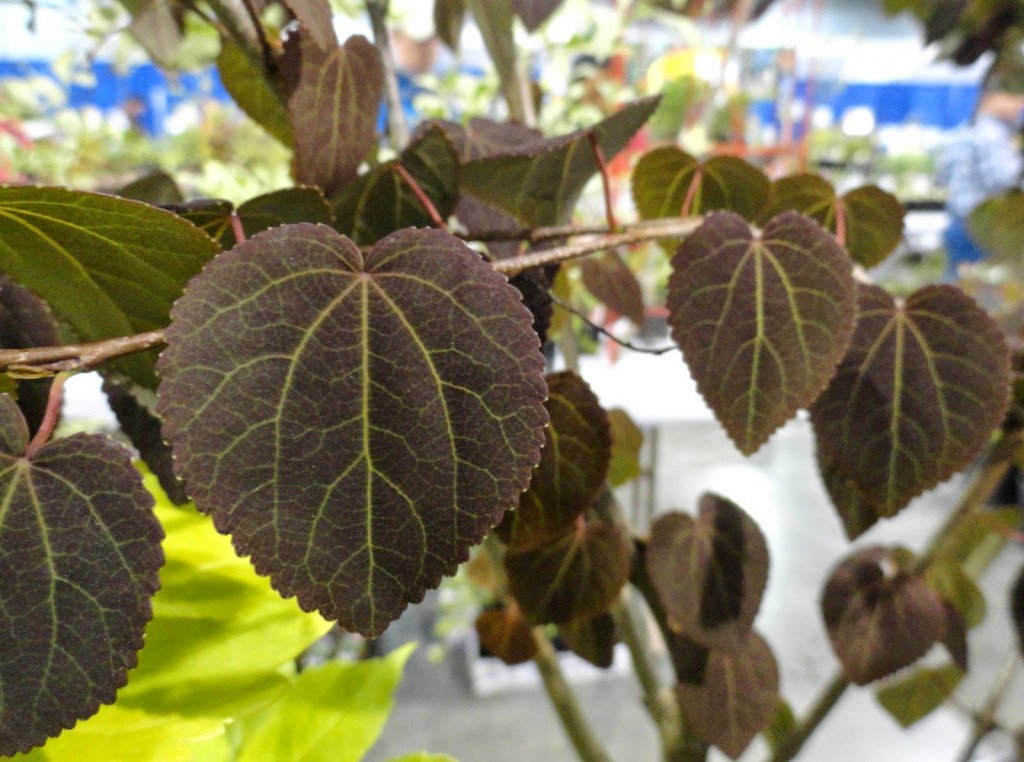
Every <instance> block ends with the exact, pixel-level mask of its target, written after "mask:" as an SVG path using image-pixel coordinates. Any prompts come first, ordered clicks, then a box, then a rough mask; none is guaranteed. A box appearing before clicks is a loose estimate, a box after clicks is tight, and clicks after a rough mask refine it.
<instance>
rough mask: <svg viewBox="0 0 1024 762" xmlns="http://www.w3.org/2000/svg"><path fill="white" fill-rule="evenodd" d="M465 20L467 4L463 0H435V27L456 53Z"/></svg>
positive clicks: (442, 39)
mask: <svg viewBox="0 0 1024 762" xmlns="http://www.w3.org/2000/svg"><path fill="white" fill-rule="evenodd" d="M465 22H466V4H465V3H464V2H463V0H434V29H435V30H437V36H438V37H440V38H441V41H442V42H443V43H444V44H445V45H447V46H448V47H449V48H451V49H452V50H453V51H455V52H456V53H457V52H458V51H459V40H460V39H461V37H462V27H463V25H464V24H465Z"/></svg>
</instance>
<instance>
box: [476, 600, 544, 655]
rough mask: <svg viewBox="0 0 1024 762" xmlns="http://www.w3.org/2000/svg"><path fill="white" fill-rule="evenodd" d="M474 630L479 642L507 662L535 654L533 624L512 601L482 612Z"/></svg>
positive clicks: (535, 645)
mask: <svg viewBox="0 0 1024 762" xmlns="http://www.w3.org/2000/svg"><path fill="white" fill-rule="evenodd" d="M476 632H477V635H478V636H479V638H480V643H481V645H483V646H484V648H486V649H487V650H488V651H490V652H491V653H492V654H493V655H494V656H496V657H498V658H499V659H501V660H502V661H503V662H505V663H506V664H522V663H524V662H528V661H529V660H530V659H532V658H533V657H534V655H535V654H536V653H537V643H536V641H534V639H533V627H531V626H530V624H529V622H527V621H526V619H524V618H523V612H522V611H520V610H519V607H518V606H516V605H514V604H513V605H510V606H505V607H503V608H497V609H489V610H487V611H484V612H483V613H481V614H480V616H478V617H477V618H476Z"/></svg>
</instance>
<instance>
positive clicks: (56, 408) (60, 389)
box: [25, 373, 67, 460]
mask: <svg viewBox="0 0 1024 762" xmlns="http://www.w3.org/2000/svg"><path fill="white" fill-rule="evenodd" d="M66 378H67V375H66V374H64V373H61V374H60V375H58V376H57V377H56V378H55V379H53V383H52V384H50V396H49V397H48V398H47V400H46V413H45V414H44V415H43V422H42V423H41V424H39V430H38V431H37V432H36V433H35V436H33V437H32V441H31V442H29V443H28V447H26V448H25V457H26V458H28V459H29V460H31V459H32V458H33V457H35V454H36V453H37V452H39V450H40V449H41V448H42V446H43V445H45V444H46V442H47V441H48V440H49V439H50V435H51V434H53V429H54V428H55V427H56V426H57V419H58V418H59V417H60V406H61V402H62V401H63V400H64V381H65V379H66Z"/></svg>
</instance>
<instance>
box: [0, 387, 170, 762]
mask: <svg viewBox="0 0 1024 762" xmlns="http://www.w3.org/2000/svg"><path fill="white" fill-rule="evenodd" d="M27 442H28V430H27V428H26V426H25V421H24V419H23V418H22V417H21V414H20V413H19V412H18V409H17V407H16V406H15V404H14V403H13V402H12V401H11V399H10V398H9V397H7V396H6V395H4V396H2V397H0V492H2V494H3V495H4V500H3V504H2V505H0V654H3V657H2V658H0V756H9V755H13V754H14V753H15V752H16V751H27V750H28V749H30V748H31V747H33V746H39V745H41V744H43V743H44V742H45V741H46V739H47V738H51V737H53V736H56V735H58V734H59V733H60V732H61V731H62V730H65V729H67V728H70V727H72V726H73V725H74V724H75V723H76V722H77V721H78V720H81V719H84V718H86V717H89V716H91V715H93V714H95V712H96V711H97V710H98V709H99V706H100V704H109V703H111V702H113V700H114V695H115V693H116V692H117V689H118V688H120V687H122V686H123V685H124V684H125V682H126V681H127V679H128V670H130V669H131V668H132V667H134V666H135V663H136V658H137V652H138V650H139V649H140V648H141V647H142V633H143V629H144V628H145V626H146V623H147V622H148V621H149V619H150V617H151V614H152V611H151V608H150V598H151V597H152V595H153V593H154V592H156V589H157V587H158V586H159V582H158V576H157V573H158V571H159V569H160V566H161V565H162V564H163V553H162V551H161V549H160V540H161V538H162V537H163V532H162V530H161V528H160V524H159V523H158V522H157V520H156V518H155V517H154V515H153V513H152V507H153V498H152V497H151V496H150V494H149V493H148V492H147V491H146V490H145V488H144V487H143V486H142V477H141V476H140V474H139V473H138V471H136V470H135V468H134V467H133V466H132V462H131V457H130V455H129V453H128V451H127V450H126V449H125V448H124V447H123V446H121V445H120V444H118V443H116V442H114V441H113V440H111V439H108V438H106V437H100V436H95V435H89V434H77V435H74V436H71V437H67V438H65V439H59V440H57V441H55V442H51V443H49V444H47V445H44V446H43V447H42V448H40V449H39V450H38V452H36V453H35V454H33V455H32V456H26V455H25V447H26V445H27Z"/></svg>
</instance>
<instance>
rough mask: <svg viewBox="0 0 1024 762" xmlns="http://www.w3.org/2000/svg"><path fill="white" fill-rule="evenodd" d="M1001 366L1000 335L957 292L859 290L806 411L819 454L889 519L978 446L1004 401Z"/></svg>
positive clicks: (1004, 358)
mask: <svg viewBox="0 0 1024 762" xmlns="http://www.w3.org/2000/svg"><path fill="white" fill-rule="evenodd" d="M1009 364H1010V359H1009V350H1008V349H1007V347H1006V342H1005V341H1004V340H1003V336H1002V333H1001V332H1000V330H999V328H998V327H997V326H996V325H995V323H994V322H993V321H992V319H991V318H989V316H988V315H987V314H986V313H985V312H984V311H983V310H982V309H981V308H980V307H979V306H978V305H977V304H975V303H974V301H973V300H972V299H971V298H970V297H968V296H967V295H966V294H964V293H963V292H962V291H960V290H959V289H958V288H955V287H953V286H945V285H939V286H927V287H925V288H923V289H921V290H919V291H917V292H915V293H914V294H912V295H911V296H910V297H909V298H907V299H906V301H901V302H899V303H898V302H897V301H896V300H895V299H893V297H892V296H890V295H889V294H888V293H887V292H886V291H884V290H883V289H881V288H879V287H878V286H866V285H862V286H860V315H859V319H858V321H857V329H856V333H855V334H854V337H853V340H852V342H851V344H850V348H849V351H848V352H847V354H846V356H845V357H844V358H843V361H842V363H840V365H839V368H838V370H837V372H836V375H835V377H834V378H833V379H832V381H831V383H830V384H829V387H828V388H827V389H826V390H825V392H824V393H823V394H822V395H821V396H820V397H819V399H818V400H817V401H816V402H815V403H814V406H813V407H812V408H811V419H812V422H813V424H814V431H815V435H816V438H817V445H818V450H819V453H822V455H820V456H819V457H820V458H822V460H825V459H827V460H828V461H830V462H832V463H834V464H836V466H837V467H838V468H839V469H841V471H842V472H843V474H844V475H845V477H846V479H847V480H849V481H850V482H851V483H852V484H854V485H855V486H856V487H857V489H858V490H859V491H860V493H861V494H862V495H863V496H864V498H865V499H866V500H867V501H868V502H869V503H870V504H871V506H873V507H874V509H875V511H876V512H877V513H878V514H879V515H881V516H892V515H893V514H895V513H897V512H898V511H900V510H901V509H902V508H904V507H905V506H906V505H907V503H909V502H910V500H911V499H912V498H914V497H916V496H917V495H919V494H920V493H921V492H923V491H924V490H926V489H930V488H932V487H934V486H936V485H937V484H939V483H941V482H943V481H945V480H946V479H948V478H949V477H951V476H952V475H953V474H955V473H956V472H957V471H959V470H960V469H962V468H963V467H965V466H966V465H967V464H968V463H970V462H971V460H972V459H973V458H974V457H975V455H977V453H978V452H979V451H980V450H981V448H982V447H983V446H984V445H985V443H986V442H987V441H988V437H989V434H991V432H992V430H993V429H994V428H995V427H996V425H998V423H999V422H1000V421H1001V420H1002V417H1003V413H1004V412H1005V410H1006V406H1007V404H1008V403H1009V390H1010V376H1009V367H1010V365H1009Z"/></svg>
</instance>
